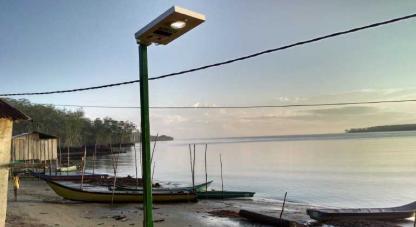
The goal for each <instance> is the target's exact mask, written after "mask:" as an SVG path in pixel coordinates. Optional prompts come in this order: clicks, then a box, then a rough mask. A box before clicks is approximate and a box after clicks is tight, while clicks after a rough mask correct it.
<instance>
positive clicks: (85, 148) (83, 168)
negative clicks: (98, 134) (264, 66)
mask: <svg viewBox="0 0 416 227" xmlns="http://www.w3.org/2000/svg"><path fill="white" fill-rule="evenodd" d="M86 161H87V145H85V146H84V157H82V172H81V190H82V188H83V186H84V172H85V164H86Z"/></svg>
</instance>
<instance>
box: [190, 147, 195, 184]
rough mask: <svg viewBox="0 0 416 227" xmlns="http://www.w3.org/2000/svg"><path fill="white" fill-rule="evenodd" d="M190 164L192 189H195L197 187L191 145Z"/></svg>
mask: <svg viewBox="0 0 416 227" xmlns="http://www.w3.org/2000/svg"><path fill="white" fill-rule="evenodd" d="M189 163H190V164H191V177H192V189H195V188H194V185H195V178H194V165H193V162H192V148H191V144H189Z"/></svg>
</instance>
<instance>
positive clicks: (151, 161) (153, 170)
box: [150, 133, 159, 182]
mask: <svg viewBox="0 0 416 227" xmlns="http://www.w3.org/2000/svg"><path fill="white" fill-rule="evenodd" d="M158 138H159V133H157V134H156V139H155V142H154V143H153V150H152V156H150V164H152V163H153V169H152V178H151V179H152V182H153V175H154V173H155V166H156V160H155V161H153V156H154V155H155V150H156V143H157V140H158Z"/></svg>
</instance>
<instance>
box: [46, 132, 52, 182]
mask: <svg viewBox="0 0 416 227" xmlns="http://www.w3.org/2000/svg"><path fill="white" fill-rule="evenodd" d="M46 141H48V169H49V175H52V158H53V157H51V156H52V154H51V140H49V139H48V140H46Z"/></svg>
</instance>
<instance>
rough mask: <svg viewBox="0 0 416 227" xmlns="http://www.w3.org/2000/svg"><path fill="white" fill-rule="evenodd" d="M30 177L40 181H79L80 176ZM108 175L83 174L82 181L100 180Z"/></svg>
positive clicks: (33, 173) (37, 174)
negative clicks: (37, 178)
mask: <svg viewBox="0 0 416 227" xmlns="http://www.w3.org/2000/svg"><path fill="white" fill-rule="evenodd" d="M32 175H33V176H35V177H39V178H41V179H46V180H52V181H74V182H76V181H81V179H82V175H81V174H71V175H46V174H42V173H35V172H32ZM107 177H108V174H84V181H90V180H96V179H101V178H107Z"/></svg>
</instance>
